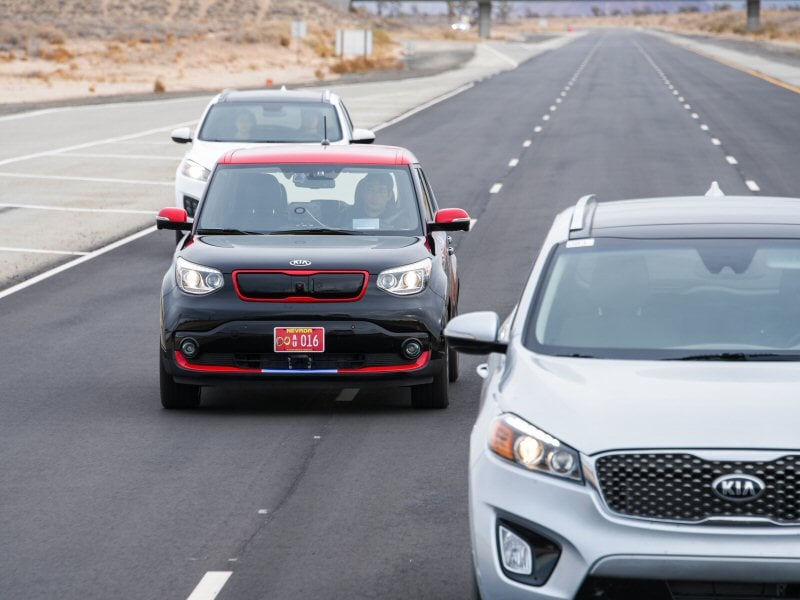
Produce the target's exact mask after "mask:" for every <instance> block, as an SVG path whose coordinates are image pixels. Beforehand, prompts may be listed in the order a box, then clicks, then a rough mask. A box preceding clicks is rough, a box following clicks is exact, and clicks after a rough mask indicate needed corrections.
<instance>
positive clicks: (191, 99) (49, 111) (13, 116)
mask: <svg viewBox="0 0 800 600" xmlns="http://www.w3.org/2000/svg"><path fill="white" fill-rule="evenodd" d="M213 95H214V94H210V95H209V94H198V95H197V96H187V97H185V98H170V99H167V100H140V101H137V102H99V103H97V104H77V105H74V106H57V107H54V108H43V109H40V110H30V111H24V112H19V113H14V114H11V115H4V116H2V117H0V121H13V120H16V119H25V118H29V117H38V116H41V115H48V114H55V113H59V112H66V111H74V110H91V109H95V108H100V107H103V108H106V107H111V108H124V107H126V106H134V105H140V104H177V103H179V102H194V101H197V100H199V99H202V98H206V99H210V98H211V97H212V96H213Z"/></svg>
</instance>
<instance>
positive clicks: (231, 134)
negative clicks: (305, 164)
mask: <svg viewBox="0 0 800 600" xmlns="http://www.w3.org/2000/svg"><path fill="white" fill-rule="evenodd" d="M172 140H173V141H174V142H177V143H178V144H188V143H191V146H190V147H189V149H188V151H187V152H186V155H185V156H184V157H183V160H182V161H181V163H180V165H178V170H177V172H176V173H175V204H176V206H177V207H178V208H184V209H186V212H187V213H188V214H189V216H190V217H194V212H195V209H196V208H197V203H198V202H199V201H200V198H202V196H203V192H204V191H205V188H206V183H207V182H208V177H209V175H210V174H211V170H212V169H213V167H214V165H215V164H216V162H217V159H218V158H219V157H220V156H222V155H223V154H225V153H226V152H228V151H229V150H233V149H234V148H242V147H251V146H258V145H261V144H276V143H277V144H280V143H292V144H294V143H306V144H308V143H316V144H319V143H320V142H322V141H323V140H328V141H329V142H330V143H331V144H337V145H347V144H371V143H372V142H374V141H375V134H374V133H373V132H372V131H370V130H368V129H357V128H354V127H353V122H352V120H351V119H350V115H349V114H348V112H347V108H346V107H345V105H344V103H343V102H342V100H341V98H340V97H339V96H338V95H337V94H333V93H331V92H330V91H328V90H325V91H289V90H286V89H280V90H256V91H237V90H226V91H224V92H222V93H221V94H218V95H217V96H215V97H214V98H213V99H212V100H211V102H209V104H208V106H207V107H206V109H205V112H204V113H203V116H202V117H201V119H200V123H199V124H198V126H197V130H196V133H195V135H194V137H192V132H191V129H190V128H189V127H181V128H179V129H176V130H174V131H173V132H172Z"/></svg>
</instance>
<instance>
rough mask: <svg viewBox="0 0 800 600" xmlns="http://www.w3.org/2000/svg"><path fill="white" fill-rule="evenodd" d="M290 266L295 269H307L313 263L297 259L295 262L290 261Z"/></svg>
mask: <svg viewBox="0 0 800 600" xmlns="http://www.w3.org/2000/svg"><path fill="white" fill-rule="evenodd" d="M289 264H290V265H291V266H293V267H307V266H308V265H310V264H311V261H310V260H306V259H305V258H295V259H294V260H290V261H289Z"/></svg>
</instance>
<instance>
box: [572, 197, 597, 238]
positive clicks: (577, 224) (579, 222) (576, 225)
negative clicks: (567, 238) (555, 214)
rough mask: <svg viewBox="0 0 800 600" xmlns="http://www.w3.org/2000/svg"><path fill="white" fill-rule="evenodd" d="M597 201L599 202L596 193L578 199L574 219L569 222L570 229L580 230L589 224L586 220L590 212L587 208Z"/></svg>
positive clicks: (573, 213)
mask: <svg viewBox="0 0 800 600" xmlns="http://www.w3.org/2000/svg"><path fill="white" fill-rule="evenodd" d="M595 203H597V196H595V195H594V194H587V195H585V196H582V197H581V198H580V199H579V200H578V202H577V203H576V204H575V210H573V211H572V220H571V221H570V223H569V230H570V231H580V230H581V229H584V228H585V227H586V226H587V225H588V223H585V222H584V221H585V220H586V215H587V214H588V211H587V209H588V208H589V205H590V204H595Z"/></svg>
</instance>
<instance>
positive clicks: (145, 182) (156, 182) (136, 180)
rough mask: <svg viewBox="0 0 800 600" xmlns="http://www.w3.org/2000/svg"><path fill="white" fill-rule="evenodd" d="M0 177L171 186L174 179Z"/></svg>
mask: <svg viewBox="0 0 800 600" xmlns="http://www.w3.org/2000/svg"><path fill="white" fill-rule="evenodd" d="M0 177H18V178H22V179H54V180H56V181H85V182H89V183H126V184H131V185H167V186H169V187H172V186H174V185H175V182H174V181H144V180H139V179H112V178H110V177H68V176H66V175H31V174H30V173H0Z"/></svg>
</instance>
